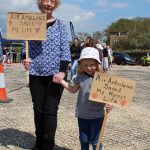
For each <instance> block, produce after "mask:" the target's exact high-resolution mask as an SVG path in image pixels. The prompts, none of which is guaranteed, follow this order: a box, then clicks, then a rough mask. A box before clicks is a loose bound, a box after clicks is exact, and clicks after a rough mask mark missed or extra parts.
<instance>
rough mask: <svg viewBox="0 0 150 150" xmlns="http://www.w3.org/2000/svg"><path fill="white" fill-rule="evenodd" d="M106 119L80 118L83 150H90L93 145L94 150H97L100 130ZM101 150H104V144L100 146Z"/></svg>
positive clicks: (80, 136)
mask: <svg viewBox="0 0 150 150" xmlns="http://www.w3.org/2000/svg"><path fill="white" fill-rule="evenodd" d="M103 119H104V118H98V119H81V118H78V126H79V139H80V144H81V150H89V145H90V144H91V145H92V147H93V150H96V145H97V142H98V139H99V135H100V130H101V127H102V124H103ZM99 150H102V144H100V148H99Z"/></svg>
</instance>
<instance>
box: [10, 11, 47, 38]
mask: <svg viewBox="0 0 150 150" xmlns="http://www.w3.org/2000/svg"><path fill="white" fill-rule="evenodd" d="M46 20H47V17H46V14H42V13H16V12H9V13H7V38H8V39H16V40H45V39H46Z"/></svg>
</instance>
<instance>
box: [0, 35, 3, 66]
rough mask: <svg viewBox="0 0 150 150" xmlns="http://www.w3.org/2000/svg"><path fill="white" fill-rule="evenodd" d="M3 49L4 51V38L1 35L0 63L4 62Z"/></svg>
mask: <svg viewBox="0 0 150 150" xmlns="http://www.w3.org/2000/svg"><path fill="white" fill-rule="evenodd" d="M3 59H4V58H3V51H2V40H1V37H0V63H2V62H3Z"/></svg>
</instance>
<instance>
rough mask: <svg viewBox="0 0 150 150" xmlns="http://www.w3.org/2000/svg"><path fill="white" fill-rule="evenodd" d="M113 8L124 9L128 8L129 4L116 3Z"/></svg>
mask: <svg viewBox="0 0 150 150" xmlns="http://www.w3.org/2000/svg"><path fill="white" fill-rule="evenodd" d="M112 7H113V8H118V9H122V8H126V7H128V4H127V3H119V2H118V3H114V4H112Z"/></svg>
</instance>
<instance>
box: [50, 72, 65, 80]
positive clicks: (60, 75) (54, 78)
mask: <svg viewBox="0 0 150 150" xmlns="http://www.w3.org/2000/svg"><path fill="white" fill-rule="evenodd" d="M64 77H65V73H64V72H58V73H57V74H55V75H54V76H53V82H55V83H60V81H61V80H63V79H64Z"/></svg>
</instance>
